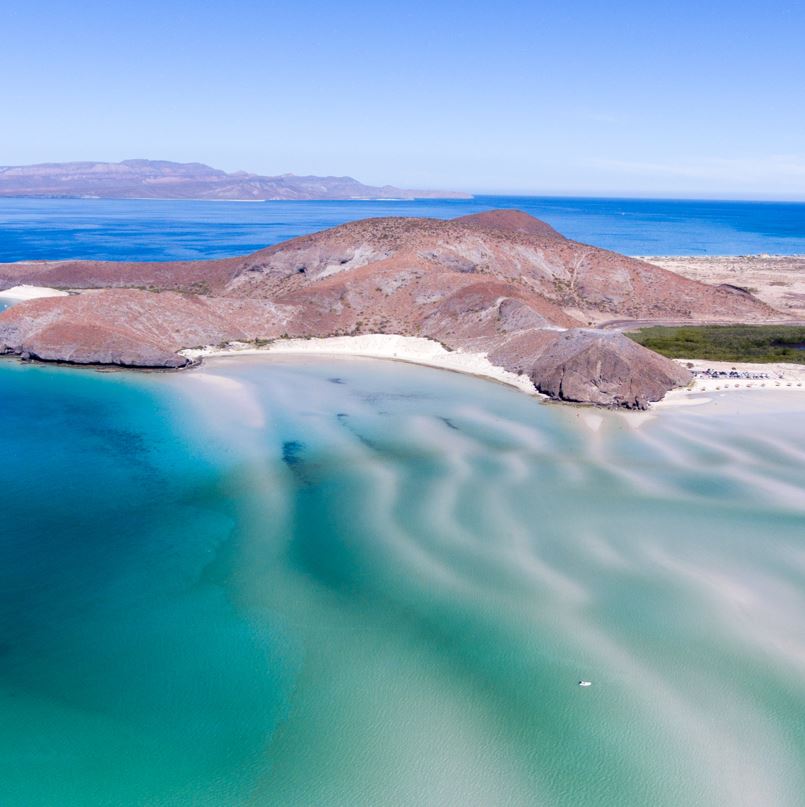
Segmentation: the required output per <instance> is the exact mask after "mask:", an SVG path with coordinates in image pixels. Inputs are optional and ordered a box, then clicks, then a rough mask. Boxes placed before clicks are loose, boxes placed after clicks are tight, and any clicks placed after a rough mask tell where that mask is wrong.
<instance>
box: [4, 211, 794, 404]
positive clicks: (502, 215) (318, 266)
mask: <svg viewBox="0 0 805 807" xmlns="http://www.w3.org/2000/svg"><path fill="white" fill-rule="evenodd" d="M23 282H25V283H36V284H40V285H47V286H54V287H57V288H66V289H103V290H101V291H92V292H85V293H83V294H79V295H74V296H71V297H67V298H64V297H63V298H51V299H46V300H39V301H35V302H30V303H25V304H20V305H17V306H14V307H13V308H12V309H9V310H8V311H6V312H5V313H3V314H2V315H0V351H5V352H9V353H16V354H19V355H24V356H31V357H37V358H42V359H48V360H68V361H74V362H79V363H93V362H94V363H111V364H125V365H129V366H181V365H182V364H183V363H184V362H186V360H185V359H184V358H183V357H181V356H177V355H176V351H178V350H179V349H181V348H183V347H194V346H199V345H203V344H217V343H219V342H224V341H228V340H243V339H247V340H248V339H273V338H276V337H280V336H284V335H288V336H329V335H333V334H361V333H398V334H404V335H414V336H427V337H430V338H433V339H437V340H439V341H440V342H442V343H443V344H445V345H446V346H447V347H449V348H453V349H462V350H472V351H477V352H484V353H487V354H489V357H490V360H491V361H493V362H494V363H496V364H498V365H500V366H502V367H505V368H506V369H510V370H515V371H517V372H525V373H528V374H530V375H531V377H532V379H533V380H534V382H535V384H536V386H537V388H539V389H542V390H544V391H546V392H547V393H548V394H550V395H553V396H554V397H559V398H567V399H572V400H584V401H591V402H595V403H600V404H614V405H626V406H638V405H644V404H645V403H646V401H648V400H654V399H656V398H657V397H661V395H662V394H663V393H664V391H666V390H667V389H669V388H670V387H671V386H674V385H675V384H678V383H680V382H682V381H684V377H685V373H684V372H682V371H680V369H679V368H678V366H677V365H675V364H673V363H671V362H668V361H667V360H665V359H662V358H661V357H659V356H656V354H653V353H651V352H650V351H647V350H645V349H643V348H637V347H636V346H635V345H633V343H632V342H631V341H629V340H627V339H626V338H625V337H623V336H621V335H620V334H610V335H608V336H607V337H606V338H604V337H603V336H602V335H601V334H600V333H599V335H598V336H596V335H595V332H592V331H590V330H589V328H588V327H587V326H589V325H591V324H593V325H595V324H602V323H604V322H606V321H609V320H624V319H626V320H641V321H642V320H649V321H665V320H682V321H702V320H704V321H725V322H726V321H733V322H734V321H762V320H768V319H779V318H780V314H779V313H778V312H776V311H774V310H773V309H771V308H769V307H768V306H766V305H764V304H763V303H761V302H759V301H757V300H756V299H754V298H753V297H751V295H746V294H743V293H742V294H736V293H734V292H732V291H731V290H729V289H725V288H718V287H712V286H707V285H704V284H701V283H697V282H695V281H692V280H687V279H685V278H682V277H680V276H678V275H675V274H673V273H671V272H668V271H665V270H663V269H660V268H658V267H656V266H652V265H650V264H647V263H643V262H641V261H638V260H634V259H632V258H627V257H624V256H622V255H618V254H616V253H613V252H608V251H606V250H601V249H597V248H595V247H590V246H587V245H584V244H579V243H576V242H573V241H569V240H567V239H565V238H563V237H562V236H561V235H560V234H559V233H557V232H556V231H555V230H553V229H552V228H551V227H549V226H548V225H546V224H544V223H543V222H540V221H538V220H537V219H534V218H532V217H530V216H528V215H526V214H524V213H521V212H519V211H493V212H491V213H482V214H479V215H476V216H465V217H462V218H459V219H454V220H452V221H440V220H435V219H411V218H380V219H365V220H362V221H357V222H352V223H349V224H344V225H342V226H340V227H335V228H333V229H330V230H324V231H322V232H319V233H314V234H312V235H309V236H304V237H302V238H296V239H293V240H291V241H287V242H284V243H281V244H277V245H275V246H273V247H269V248H267V249H264V250H260V251H259V252H256V253H253V254H252V255H247V256H245V257H243V258H231V259H227V260H217V261H197V262H182V263H150V264H148V263H104V262H97V261H95V262H80V261H71V262H44V263H42V262H40V263H32V264H7V265H0V288H2V287H8V286H12V285H18V284H19V283H23ZM565 329H568V330H565ZM560 337H561V338H560ZM602 374H603V376H606V377H607V378H604V377H603V376H602ZM557 379H558V380H557ZM607 379H609V380H607ZM570 390H572V392H570Z"/></svg>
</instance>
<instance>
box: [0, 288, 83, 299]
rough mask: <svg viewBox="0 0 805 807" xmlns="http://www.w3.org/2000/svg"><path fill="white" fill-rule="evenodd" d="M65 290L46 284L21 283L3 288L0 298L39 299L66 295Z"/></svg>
mask: <svg viewBox="0 0 805 807" xmlns="http://www.w3.org/2000/svg"><path fill="white" fill-rule="evenodd" d="M68 296H69V294H68V292H66V291H61V290H60V289H51V288H49V287H48V286H29V285H28V284H22V285H20V286H12V287H11V288H10V289H3V290H2V291H0V299H3V300H14V302H23V301H25V300H39V299H42V298H43V297H68Z"/></svg>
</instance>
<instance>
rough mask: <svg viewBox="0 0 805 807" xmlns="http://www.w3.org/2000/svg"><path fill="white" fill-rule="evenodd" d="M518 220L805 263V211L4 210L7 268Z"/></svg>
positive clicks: (1, 224) (678, 207)
mask: <svg viewBox="0 0 805 807" xmlns="http://www.w3.org/2000/svg"><path fill="white" fill-rule="evenodd" d="M493 208H519V209H521V210H525V211H527V212H528V213H531V214H532V215H534V216H537V217H538V218H541V219H544V220H545V221H547V222H548V223H549V224H551V225H553V226H554V227H555V228H556V229H557V230H559V231H560V232H561V233H563V234H564V235H566V236H567V237H569V238H573V239H575V240H578V241H584V242H586V243H589V244H594V245H595V246H599V247H604V248H606V249H612V250H616V251H618V252H623V253H625V254H627V255H747V254H757V253H770V254H779V255H791V254H805V203H793V202H714V201H684V200H647V199H572V198H547V197H521V196H478V197H476V198H475V199H471V200H466V201H464V200H455V201H454V200H449V201H447V200H422V201H416V202H362V201H355V202H261V203H235V202H167V201H166V202H158V201H124V200H119V201H117V200H115V201H107V200H95V199H65V200H54V199H2V200H0V261H20V260H32V259H61V258H88V259H99V260H101V259H102V260H180V259H192V258H218V257H224V256H231V255H239V254H245V253H248V252H252V251H254V250H257V249H260V248H261V247H265V246H268V245H270V244H274V243H277V242H278V241H282V240H284V239H287V238H291V237H294V236H298V235H304V234H306V233H310V232H314V231H316V230H320V229H323V228H325V227H332V226H335V225H337V224H342V223H344V222H346V221H352V220H354V219H360V218H365V217H368V216H435V217H439V218H452V217H455V216H462V215H465V214H468V213H477V212H479V211H482V210H490V209H493Z"/></svg>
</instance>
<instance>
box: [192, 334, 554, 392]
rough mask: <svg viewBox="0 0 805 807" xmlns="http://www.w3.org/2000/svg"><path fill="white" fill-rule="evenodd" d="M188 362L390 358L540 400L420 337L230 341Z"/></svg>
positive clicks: (484, 364) (477, 358)
mask: <svg viewBox="0 0 805 807" xmlns="http://www.w3.org/2000/svg"><path fill="white" fill-rule="evenodd" d="M181 354H182V355H183V356H187V357H188V358H190V359H205V358H212V357H223V356H288V355H317V356H356V357H363V358H370V359H390V360H392V361H404V362H409V363H411V364H422V365H425V366H427V367H435V368H438V369H441V370H452V371H454V372H458V373H466V374H468V375H474V376H478V377H480V378H486V379H490V380H492V381H497V382H499V383H501V384H507V385H509V386H511V387H515V388H516V389H518V390H520V391H521V392H525V393H527V394H528V395H533V396H538V397H540V398H543V397H545V396H543V395H540V393H538V392H537V391H536V390H535V389H534V385H533V384H532V383H531V380H530V379H529V378H528V376H526V375H517V374H516V373H511V372H509V371H508V370H504V369H503V368H502V367H497V366H496V365H494V364H492V363H491V362H490V361H489V359H487V357H486V355H485V354H482V353H465V352H463V351H459V350H447V349H446V348H445V347H444V346H443V345H441V344H439V343H438V342H434V341H433V340H432V339H426V338H424V337H420V336H396V335H392V334H367V335H364V336H331V337H327V338H311V339H277V340H276V341H274V342H271V343H270V344H268V345H266V346H265V347H254V346H253V345H249V344H248V343H243V342H232V343H230V345H228V346H226V347H223V348H222V347H214V346H210V347H204V348H195V349H192V350H182V351H181Z"/></svg>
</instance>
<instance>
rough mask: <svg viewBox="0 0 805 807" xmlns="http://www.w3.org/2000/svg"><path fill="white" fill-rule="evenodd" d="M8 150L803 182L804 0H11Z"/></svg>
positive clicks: (667, 181)
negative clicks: (131, 0)
mask: <svg viewBox="0 0 805 807" xmlns="http://www.w3.org/2000/svg"><path fill="white" fill-rule="evenodd" d="M2 30H3V37H2V38H3V47H2V48H0V89H2V96H1V97H2V115H3V125H2V126H0V164H23V163H31V162H45V161H65V160H120V159H125V158H128V157H148V158H161V159H171V160H179V161H200V162H206V163H209V164H211V165H215V166H217V167H221V168H225V169H227V170H237V169H245V170H249V171H255V172H259V173H266V174H276V173H284V172H294V173H298V174H304V173H314V174H339V175H340V174H350V175H353V176H356V177H358V178H359V179H361V180H363V181H365V182H371V183H383V182H390V183H394V184H398V185H404V186H409V187H430V188H455V189H467V190H471V191H479V192H483V191H493V192H523V193H537V194H540V193H547V194H550V193H570V194H572V193H588V194H598V195H600V194H604V195H606V194H629V195H631V194H635V195H648V196H710V197H713V196H718V197H744V198H758V197H760V198H763V197H767V198H803V199H805V57H804V56H803V51H804V50H805V45H803V43H805V4H802V3H800V4H795V3H793V2H790V3H779V2H775V1H774V0H771V2H765V3H763V4H761V3H747V2H740V1H738V2H729V3H727V2H722V0H709V1H708V0H704V1H703V0H696V1H695V2H694V1H693V0H677V2H675V3H671V2H663V3H652V2H646V0H644V1H643V2H631V0H630V1H629V2H623V1H621V2H619V0H612V2H609V3H605V2H572V1H571V2H564V3H558V2H555V0H554V1H553V2H542V0H539V1H538V2H527V0H525V1H524V0H521V2H516V3H515V2H509V0H497V2H484V3H480V2H474V1H473V0H467V2H460V3H459V2H441V3H440V2H431V3H417V2H408V3H382V2H350V1H349V0H347V1H346V2H340V3H328V4H324V3H312V2H306V0H296V2H276V3H274V2H258V1H257V0H226V1H225V2H224V0H217V2H210V1H209V0H196V1H195V2H185V0H161V2H157V1H156V0H140V2H137V3H123V2H120V1H118V2H114V1H112V0H107V1H106V2H95V1H94V0H90V2H82V0H75V2H72V3H68V2H66V0H60V2H54V1H53V0H51V1H50V2H43V0H27V2H22V1H21V0H10V2H9V0H6V3H5V4H4V11H3V14H2Z"/></svg>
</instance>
